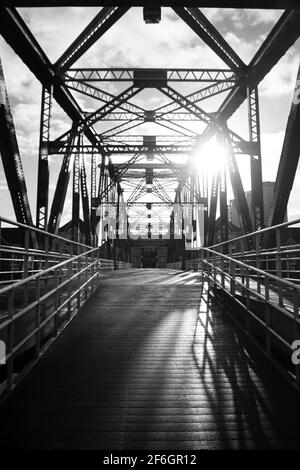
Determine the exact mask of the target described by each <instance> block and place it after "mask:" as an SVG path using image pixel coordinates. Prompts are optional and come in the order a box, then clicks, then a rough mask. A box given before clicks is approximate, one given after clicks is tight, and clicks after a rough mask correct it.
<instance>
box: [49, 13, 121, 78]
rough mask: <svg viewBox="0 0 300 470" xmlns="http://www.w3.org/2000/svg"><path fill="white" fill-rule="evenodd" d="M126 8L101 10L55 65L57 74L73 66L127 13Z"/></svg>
mask: <svg viewBox="0 0 300 470" xmlns="http://www.w3.org/2000/svg"><path fill="white" fill-rule="evenodd" d="M128 9H129V8H128V7H127V8H119V7H117V6H115V7H112V8H106V7H104V8H102V9H101V11H100V12H99V13H98V14H97V15H96V16H95V18H94V19H93V20H92V21H91V22H90V24H89V25H88V26H87V27H86V28H85V29H84V30H83V31H82V33H81V34H79V36H78V37H77V38H76V39H75V41H74V42H73V43H72V44H71V45H70V47H68V49H67V50H66V51H65V52H64V54H63V55H62V56H61V57H60V58H59V59H58V61H57V62H56V63H55V68H56V70H57V72H58V73H59V74H62V73H64V71H65V70H67V69H68V68H69V67H70V66H71V65H73V64H74V62H76V61H77V60H78V59H79V58H80V57H81V56H82V55H83V54H84V53H85V52H86V51H87V50H88V49H89V48H90V47H91V46H92V45H93V44H94V43H95V42H96V41H97V40H98V39H99V38H100V37H101V36H103V34H104V33H105V32H106V31H107V30H108V29H109V28H110V27H111V26H112V25H113V24H115V23H116V22H117V21H118V20H119V19H120V18H121V17H122V16H123V15H124V13H126V11H128Z"/></svg>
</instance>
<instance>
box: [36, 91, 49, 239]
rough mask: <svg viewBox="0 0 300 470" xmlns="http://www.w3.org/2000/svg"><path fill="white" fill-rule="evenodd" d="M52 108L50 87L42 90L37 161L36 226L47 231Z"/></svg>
mask: <svg viewBox="0 0 300 470" xmlns="http://www.w3.org/2000/svg"><path fill="white" fill-rule="evenodd" d="M51 106H52V86H50V91H48V90H47V89H46V88H45V87H43V89H42V103H41V123H40V147H39V161H38V182H37V206H36V226H37V228H40V229H42V230H47V223H48V198H49V162H48V151H49V149H48V143H49V141H50V119H51Z"/></svg>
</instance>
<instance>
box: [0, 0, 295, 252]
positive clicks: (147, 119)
mask: <svg viewBox="0 0 300 470" xmlns="http://www.w3.org/2000/svg"><path fill="white" fill-rule="evenodd" d="M12 3H13V4H15V6H30V2H29V1H19V2H18V1H15V2H10V4H12ZM48 3H49V5H50V6H56V3H55V2H53V1H49V2H48ZM71 3H72V4H73V3H74V2H71ZM101 3H102V6H103V8H100V10H99V13H98V14H97V15H96V17H95V18H94V19H93V20H92V21H91V22H90V24H89V25H88V26H87V27H86V28H85V29H84V30H83V31H82V32H81V34H79V35H78V37H77V38H76V39H75V40H74V42H73V43H72V44H71V45H70V46H69V47H68V49H67V50H66V51H65V52H64V53H63V54H62V56H61V57H60V58H59V59H58V60H57V62H56V63H51V62H50V60H49V59H48V57H47V56H46V54H45V53H44V51H43V50H42V48H41V46H40V45H39V43H38V42H37V40H36V38H35V37H34V36H33V34H32V33H31V31H30V30H29V28H28V27H27V26H26V24H25V22H24V21H23V19H22V17H21V16H20V14H19V13H18V12H17V10H16V8H14V7H11V6H10V7H5V6H2V7H1V8H0V33H1V35H2V36H3V38H4V39H5V41H6V42H7V43H8V44H9V45H10V46H11V48H12V49H13V50H14V51H15V53H16V54H17V55H18V56H19V57H20V58H21V59H22V60H23V62H24V63H25V64H26V65H27V66H28V67H29V69H30V70H31V71H32V72H33V74H34V75H35V76H36V78H37V79H38V80H39V81H40V83H41V84H42V97H41V122H40V146H39V158H38V174H37V207H36V226H37V228H38V229H41V230H47V231H48V232H50V233H53V234H57V233H58V230H59V227H60V222H61V218H62V214H63V211H64V207H65V201H66V197H67V192H68V187H69V185H71V187H72V220H71V236H72V239H73V240H74V241H78V237H79V229H80V207H81V210H82V213H83V220H84V224H83V226H84V232H85V242H86V244H88V245H95V244H97V243H98V242H97V236H96V227H97V223H98V219H99V217H98V212H97V211H99V208H101V206H102V205H104V204H106V205H107V204H115V205H116V206H117V213H119V207H120V204H125V205H126V210H127V214H128V218H129V222H130V223H132V224H139V223H142V222H143V221H144V219H145V218H146V219H150V220H151V221H152V220H153V218H155V217H163V218H164V219H165V220H166V218H167V219H168V218H169V219H171V220H172V217H173V218H174V212H173V209H172V205H174V204H175V203H176V204H182V203H193V204H195V203H199V204H203V205H204V210H205V218H204V220H205V244H206V245H212V244H213V243H214V241H215V235H216V218H217V217H216V216H217V205H218V204H219V208H220V209H219V210H220V218H219V222H220V237H221V239H220V240H221V241H225V240H227V239H228V208H227V186H228V184H229V182H230V184H231V186H232V192H233V194H234V198H235V202H236V205H237V209H238V213H239V216H240V219H241V225H242V229H243V232H244V233H250V232H251V231H252V230H253V231H255V230H258V229H260V228H263V226H264V207H263V189H262V156H261V143H260V119H259V96H258V85H259V84H260V82H261V81H262V80H263V79H264V77H265V76H266V75H267V74H268V73H269V72H270V70H271V69H272V68H273V67H274V66H275V65H276V64H277V62H278V61H279V60H280V59H281V57H283V55H284V54H285V53H286V52H287V51H288V49H289V48H290V47H291V46H292V45H293V44H294V42H295V41H296V40H297V39H298V37H299V36H300V28H299V25H300V9H299V8H297V5H296V3H295V2H289V5H288V9H286V10H285V11H284V13H283V14H282V16H281V17H280V18H279V20H278V22H277V23H276V24H275V26H274V27H273V29H272V30H271V32H270V33H269V35H268V37H267V38H266V40H265V41H264V42H263V44H262V45H261V47H260V48H259V50H258V51H257V53H256V54H255V56H254V57H253V59H252V60H251V61H250V63H249V64H248V65H246V64H245V63H244V62H243V61H242V60H241V58H240V57H239V56H238V55H237V53H236V52H235V51H234V50H233V49H232V47H231V46H230V45H229V44H228V42H226V40H225V39H224V38H223V37H222V35H221V34H220V33H219V32H218V31H217V30H216V28H215V27H214V26H213V25H212V23H211V22H210V21H209V20H208V19H207V17H206V16H205V15H204V14H203V13H202V12H201V9H200V8H201V7H202V6H203V5H204V3H205V2H201V1H200V0H199V1H191V0H186V1H182V2H173V1H171V0H169V1H161V2H159V1H156V2H148V1H145V2H138V6H141V7H142V8H143V11H144V19H145V22H146V23H147V22H148V23H153V22H159V21H160V16H161V7H170V8H172V9H173V10H174V11H175V13H176V14H177V15H178V16H179V17H180V18H181V19H182V21H184V22H185V23H186V24H187V25H188V26H189V27H190V28H191V29H192V30H193V31H194V33H195V35H196V36H198V38H199V39H200V40H202V41H204V42H205V43H206V44H207V45H208V46H209V47H210V48H211V49H212V50H213V51H214V52H215V53H216V54H217V55H218V56H219V58H220V59H221V60H222V61H223V63H224V64H225V67H223V68H220V69H207V68H194V69H174V68H170V69H162V68H78V67H77V66H76V63H77V61H78V59H80V57H82V55H83V54H84V53H85V52H86V51H87V50H88V49H89V48H91V47H92V46H93V45H94V44H95V43H96V42H97V41H101V37H102V36H103V35H104V34H105V33H106V32H107V30H108V29H109V28H111V27H112V26H113V25H114V24H115V23H116V22H117V21H118V20H119V19H120V18H122V17H123V16H124V15H125V14H126V13H127V11H128V10H129V8H130V7H131V6H136V3H137V2H134V1H129V0H128V1H120V0H119V1H118V0H116V1H105V0H103V1H102V2H101ZM213 3H214V5H215V6H224V5H223V4H222V1H221V0H219V1H217V0H215V1H214V2H213ZM229 3H230V2H226V6H230V5H228V4H229ZM231 3H232V6H234V7H237V6H242V7H245V6H247V5H245V3H244V2H243V5H239V2H236V1H232V2H231ZM248 3H249V6H250V7H255V6H258V5H255V2H250V0H248ZM286 3H288V2H285V4H286ZM62 4H64V5H68V4H69V2H67V1H64V2H59V6H62ZM74 4H78V2H75V3H74ZM92 4H96V2H89V5H92ZM46 5H47V2H43V6H46ZM97 5H98V3H97ZM57 6H58V5H57ZM204 6H205V5H204ZM210 6H211V5H210ZM267 6H268V5H267ZM282 6H283V5H280V2H277V8H280V7H282ZM269 7H273V5H271V2H270V5H269ZM145 27H147V26H146V25H145ZM196 65H198V64H196ZM201 65H203V64H201ZM297 79H298V80H300V69H299V72H298V77H297ZM112 82H113V83H114V84H115V85H116V89H118V90H120V91H119V92H118V93H117V94H113V93H111V92H109V91H107V88H106V87H105V85H106V83H112ZM191 83H193V85H194V86H197V90H196V91H193V92H192V93H191V92H186V93H184V92H183V91H182V90H183V89H184V87H185V86H186V85H188V84H191ZM298 83H299V81H297V84H298ZM178 84H180V91H179V88H178V87H177V85H178ZM297 84H296V88H295V95H294V96H296V94H297V90H298V88H297V86H298V85H297ZM0 86H1V88H0V91H1V94H0V98H1V115H0V128H1V138H0V152H1V157H2V161H3V167H4V171H5V175H6V179H7V185H8V188H9V190H10V193H11V195H12V201H13V206H14V210H15V215H16V220H17V221H18V222H20V223H22V224H26V225H33V223H34V222H33V216H32V209H31V208H30V206H29V202H28V195H27V188H26V182H25V179H24V174H23V170H22V160H21V156H20V152H19V149H18V144H17V136H16V132H15V129H14V124H13V118H12V114H11V111H10V106H9V98H8V96H7V91H6V85H5V79H4V74H3V71H2V67H1V70H0ZM154 90H155V91H156V92H157V91H158V92H159V93H160V95H161V97H162V101H163V100H166V99H167V102H166V103H164V104H163V105H161V106H159V107H156V108H151V109H148V108H147V109H146V108H143V107H142V106H140V105H139V104H137V102H136V98H137V97H138V96H139V94H141V93H143V92H145V91H147V93H150V92H153V91H154ZM79 96H82V97H84V98H86V99H88V103H89V104H91V105H93V109H90V108H89V109H82V107H81V105H80V104H79V99H78V97H79ZM216 96H218V97H219V98H222V97H223V101H222V102H221V105H220V106H219V107H218V108H217V109H216V110H215V111H214V112H207V111H204V109H203V108H202V103H203V102H204V101H209V100H210V101H212V102H214V101H213V99H214V98H215V97H216ZM54 101H55V102H56V103H57V104H58V105H59V106H60V107H61V108H62V109H63V110H64V111H65V113H66V114H67V116H68V117H69V118H70V120H71V122H72V125H71V126H70V128H69V130H68V131H67V132H65V133H64V134H62V135H60V136H58V137H56V138H55V139H53V138H51V136H52V134H53V132H52V119H51V112H52V107H53V103H54ZM80 102H82V101H80ZM244 102H247V104H248V129H249V138H248V139H244V138H242V137H241V136H239V135H238V134H237V132H235V131H234V130H233V129H230V128H229V127H228V125H227V122H228V120H229V118H230V117H231V116H232V115H233V114H234V113H235V112H236V111H237V109H238V108H239V107H240V106H241V105H242V104H243V103H244ZM145 123H150V124H156V126H159V127H160V128H162V133H156V134H151V135H149V134H144V133H142V131H141V132H140V133H136V132H138V131H139V130H140V127H141V125H142V124H145ZM299 125H300V112H299V100H298V99H296V100H295V99H294V100H293V103H292V104H291V109H290V114H289V118H288V123H287V128H286V134H285V139H284V144H283V148H282V152H281V158H280V162H279V167H278V172H277V178H276V185H275V192H274V200H273V207H272V210H271V215H270V220H269V224H270V225H275V224H279V223H281V222H283V220H284V215H285V213H286V208H287V204H288V200H289V195H290V192H291V189H292V187H293V182H294V178H295V172H296V169H297V164H298V159H299V153H300V141H299V139H298V138H297V129H299ZM133 132H135V133H133ZM212 138H215V139H216V140H217V142H218V143H219V148H223V149H225V154H226V155H225V161H224V165H223V166H222V165H221V166H220V167H219V169H218V170H217V171H215V172H214V173H213V174H212V175H209V174H208V173H207V172H206V170H205V162H203V160H204V149H205V146H206V145H207V144H208V142H209V141H210V139H212ZM52 155H53V156H55V158H56V159H60V162H61V163H60V165H61V166H60V171H59V175H58V179H57V182H56V188H55V192H54V197H53V201H52V204H51V205H50V204H49V184H50V183H49V168H50V156H52ZM241 155H246V156H248V158H249V163H250V169H251V172H250V174H251V195H252V196H251V197H252V199H251V208H250V210H249V207H248V203H247V200H246V196H245V191H244V188H243V183H242V178H241V176H240V173H239V167H238V159H239V158H240V156H241ZM216 157H218V155H217V156H216ZM243 158H244V157H243ZM199 161H200V162H201V161H202V162H203V165H202V172H200V173H199V172H197V171H195V168H196V166H197V162H199ZM195 162H196V163H195ZM87 165H88V166H89V169H90V170H89V174H90V178H88V176H87ZM195 165H196V166H195ZM227 175H229V181H227V180H226V178H227ZM154 208H155V211H154ZM162 214H164V215H162ZM143 223H144V222H143ZM149 224H150V225H151V222H149ZM33 242H34V243H37V241H36V240H33Z"/></svg>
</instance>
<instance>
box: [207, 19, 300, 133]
mask: <svg viewBox="0 0 300 470" xmlns="http://www.w3.org/2000/svg"><path fill="white" fill-rule="evenodd" d="M299 24H300V11H299V10H292V11H285V12H284V13H283V14H282V16H281V17H280V18H279V20H278V22H277V23H276V25H275V26H274V28H273V29H272V31H271V32H270V34H269V35H268V37H267V38H266V40H265V41H264V43H263V44H262V46H261V47H260V48H259V50H258V51H257V53H256V54H255V56H254V57H253V59H252V60H251V62H250V64H249V65H248V66H247V70H246V74H245V77H244V78H242V79H240V81H238V82H237V83H236V85H235V86H234V88H233V89H232V91H231V92H230V93H229V95H228V96H227V98H226V99H225V100H224V103H223V104H222V105H221V107H220V108H219V110H218V112H217V114H216V118H215V123H220V124H222V122H225V121H227V120H228V119H229V118H230V117H231V116H232V114H233V113H234V112H235V111H236V110H237V109H238V108H239V107H240V105H241V104H242V103H243V102H244V101H245V99H246V98H247V86H248V87H249V88H250V90H253V89H254V88H256V87H257V86H258V85H259V83H260V82H261V81H262V80H263V79H264V77H265V76H266V75H267V74H268V72H270V70H271V69H272V68H273V67H274V65H276V63H277V62H278V61H279V59H280V58H281V57H282V56H283V55H284V54H285V53H286V51H287V50H288V49H289V48H290V47H291V46H292V45H293V44H294V42H295V41H296V40H297V39H298V37H299V36H300V28H299ZM206 133H208V130H207V131H206V132H205V134H206Z"/></svg>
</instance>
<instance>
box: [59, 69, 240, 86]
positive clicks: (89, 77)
mask: <svg viewBox="0 0 300 470" xmlns="http://www.w3.org/2000/svg"><path fill="white" fill-rule="evenodd" d="M63 79H64V81H65V83H66V84H68V82H103V81H104V82H105V81H115V82H135V83H136V84H137V86H140V85H138V83H139V82H142V85H141V86H143V87H146V84H147V83H148V84H149V86H151V84H152V83H156V82H223V81H224V80H226V81H231V82H235V81H236V76H235V75H234V73H233V72H232V70H228V69H142V68H134V69H130V68H109V69H104V68H72V69H69V70H68V71H67V72H66V73H65V75H64V77H63ZM154 86H156V85H154Z"/></svg>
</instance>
